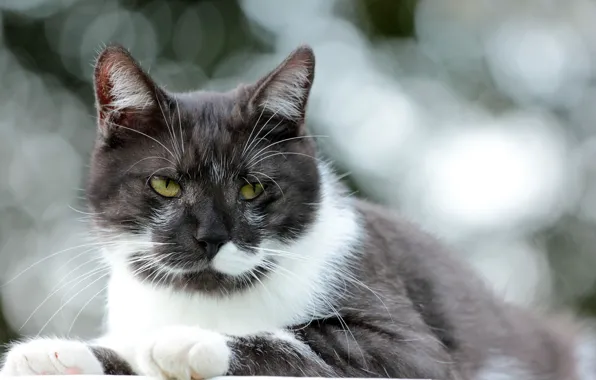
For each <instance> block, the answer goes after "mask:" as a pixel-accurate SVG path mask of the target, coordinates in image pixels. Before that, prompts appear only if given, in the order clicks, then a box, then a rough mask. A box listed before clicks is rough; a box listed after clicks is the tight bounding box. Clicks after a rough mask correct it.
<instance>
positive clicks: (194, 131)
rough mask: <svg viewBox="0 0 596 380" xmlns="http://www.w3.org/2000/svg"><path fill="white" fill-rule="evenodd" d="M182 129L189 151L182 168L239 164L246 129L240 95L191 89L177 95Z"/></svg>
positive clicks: (191, 168)
mask: <svg viewBox="0 0 596 380" xmlns="http://www.w3.org/2000/svg"><path fill="white" fill-rule="evenodd" d="M176 101H177V102H178V104H177V107H178V108H179V115H180V117H181V120H174V124H176V123H179V124H180V125H182V127H183V128H184V130H185V133H184V134H185V143H186V144H187V148H188V154H187V155H186V157H185V160H183V162H182V165H183V166H184V168H183V170H185V171H197V170H198V171H204V170H212V169H213V167H218V166H225V167H229V166H230V165H238V164H240V161H241V159H242V146H243V145H244V144H245V143H246V139H247V136H248V133H246V129H247V128H248V126H247V125H246V123H247V121H246V120H247V117H246V115H243V114H242V112H241V109H242V99H240V98H239V96H238V95H237V94H236V93H234V92H231V93H223V94H222V93H209V92H194V93H187V94H182V95H179V96H177V97H176Z"/></svg>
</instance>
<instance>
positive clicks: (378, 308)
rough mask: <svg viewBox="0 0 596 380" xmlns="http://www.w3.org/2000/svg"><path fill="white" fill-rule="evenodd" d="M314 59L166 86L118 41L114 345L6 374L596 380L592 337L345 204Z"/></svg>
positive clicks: (36, 357)
mask: <svg viewBox="0 0 596 380" xmlns="http://www.w3.org/2000/svg"><path fill="white" fill-rule="evenodd" d="M314 62H315V60H314V55H313V52H312V50H311V49H310V48H309V47H300V48H298V49H297V50H295V51H294V52H293V53H292V54H291V55H289V57H288V58H287V59H286V60H285V61H284V62H283V63H282V64H281V65H280V66H279V67H277V68H276V69H275V70H274V71H272V72H271V73H269V74H268V75H266V76H265V77H264V78H262V79H261V80H259V81H258V82H257V83H255V84H252V85H241V86H239V87H238V88H236V89H235V90H233V91H230V92H227V93H209V92H202V91H199V92H192V93H170V92H166V91H165V90H163V89H162V88H160V87H158V86H157V85H156V84H155V83H154V82H153V81H152V80H151V79H150V77H149V76H148V75H147V74H146V73H145V72H144V71H143V70H142V69H141V68H140V67H139V65H138V64H137V63H136V62H135V60H134V59H133V58H132V57H131V56H130V55H129V53H128V52H127V51H126V50H124V49H122V48H120V47H117V46H111V47H108V48H106V49H105V50H104V51H103V52H102V53H101V55H100V56H99V58H98V60H97V64H96V69H95V91H96V98H97V109H98V114H99V127H98V130H99V131H98V136H97V142H96V146H95V149H94V153H93V157H92V161H91V164H92V165H91V172H90V179H89V185H88V192H87V193H88V198H89V204H90V207H91V209H92V211H93V215H94V230H95V233H96V235H97V237H98V239H100V241H101V242H103V243H104V244H103V247H104V248H103V250H104V255H105V258H106V260H107V263H108V264H109V265H110V267H111V277H110V280H109V288H108V304H107V320H106V334H105V336H103V337H101V338H99V339H97V340H96V341H93V342H81V341H71V340H64V339H54V338H52V339H49V338H34V339H32V340H29V341H25V342H20V343H17V344H15V345H14V346H12V348H11V350H10V351H9V352H8V354H7V355H6V357H5V361H4V366H3V369H2V372H1V374H2V375H35V374H74V373H82V374H102V373H105V374H144V375H153V376H158V377H162V378H171V377H175V378H178V379H189V378H195V379H198V378H208V377H212V376H217V375H230V374H231V375H277V376H323V377H330V376H333V377H393V378H400V377H401V378H432V379H444V380H447V379H474V380H496V379H499V380H589V379H596V343H595V342H593V340H592V338H591V337H590V335H587V334H582V332H581V329H580V328H579V327H577V328H576V327H575V325H574V324H572V323H570V324H563V323H557V324H556V323H554V322H553V321H548V322H547V321H546V320H545V319H543V318H539V317H537V316H534V315H532V314H530V313H527V312H525V311H523V310H520V309H518V308H516V307H513V306H511V305H507V304H505V303H504V302H502V301H501V300H499V299H497V298H496V297H494V296H493V295H492V294H491V293H490V292H489V291H488V290H487V288H486V287H485V286H484V284H483V283H482V281H480V280H479V279H478V278H477V277H476V276H475V275H474V274H473V273H472V271H470V270H469V269H468V268H467V267H466V266H465V265H464V263H462V262H460V261H457V260H456V259H455V258H454V257H452V255H451V254H450V253H449V252H447V251H445V250H444V249H442V248H441V246H440V245H439V244H437V243H436V242H435V240H434V239H432V238H431V237H430V236H428V235H426V234H424V233H422V232H420V231H419V229H417V228H416V227H414V226H412V225H410V224H408V223H407V222H405V221H403V220H401V219H399V218H397V217H395V216H391V215H389V214H388V213H387V212H385V210H383V208H381V207H378V206H374V205H371V204H369V203H366V202H363V201H360V200H357V199H355V198H352V197H350V196H348V195H347V194H346V192H345V190H344V188H343V187H342V185H341V184H340V183H339V182H338V180H337V177H336V176H335V175H334V174H333V172H332V170H331V169H330V168H329V167H328V166H327V165H326V164H325V163H323V162H322V161H321V159H320V158H318V157H317V150H316V146H315V143H314V141H313V139H312V138H311V137H309V135H308V134H307V131H306V128H305V122H304V121H305V120H304V118H305V110H306V105H307V99H308V96H309V92H310V89H311V85H312V83H313V79H314ZM370 133H374V131H371V132H370Z"/></svg>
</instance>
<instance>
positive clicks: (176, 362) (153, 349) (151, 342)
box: [136, 326, 232, 380]
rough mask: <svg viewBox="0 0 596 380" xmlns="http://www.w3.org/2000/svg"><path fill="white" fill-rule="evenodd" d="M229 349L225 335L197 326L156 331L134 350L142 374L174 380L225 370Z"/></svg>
mask: <svg viewBox="0 0 596 380" xmlns="http://www.w3.org/2000/svg"><path fill="white" fill-rule="evenodd" d="M231 355H232V351H231V350H230V348H229V347H228V344H227V339H226V337H225V336H223V335H221V334H218V333H216V332H212V331H208V330H203V329H200V328H197V327H184V326H176V327H169V328H166V329H162V330H160V331H159V332H158V333H157V334H155V335H153V336H151V337H150V338H149V339H147V340H146V341H145V342H144V343H143V344H142V345H141V346H140V347H139V349H138V351H137V358H136V359H137V360H136V362H137V366H138V370H139V372H141V374H143V375H148V376H156V377H160V378H162V379H171V378H175V379H177V380H188V379H191V378H192V379H207V378H211V377H214V376H220V375H225V374H226V373H227V372H228V368H229V365H230V359H231Z"/></svg>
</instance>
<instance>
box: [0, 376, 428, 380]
mask: <svg viewBox="0 0 596 380" xmlns="http://www.w3.org/2000/svg"><path fill="white" fill-rule="evenodd" d="M0 377H1V378H3V379H8V378H11V379H12V378H13V377H11V376H0ZM131 377H134V378H135V379H134V380H157V379H156V378H153V377H148V376H106V375H68V376H50V375H44V376H43V379H42V380H108V379H107V378H110V379H111V380H125V379H126V380H130V378H131ZM15 379H16V377H15ZM18 379H19V380H40V377H39V376H18ZM234 379H237V380H291V379H296V380H315V379H316V380H321V379H325V380H333V379H335V380H346V379H345V378H342V379H339V378H322V377H285V376H284V377H282V376H220V377H214V378H211V379H210V380H234ZM350 380H373V379H369V378H364V377H352V378H350ZM374 380H379V379H378V378H377V379H374ZM389 380H391V379H389ZM396 380H397V379H396ZM399 380H432V379H399Z"/></svg>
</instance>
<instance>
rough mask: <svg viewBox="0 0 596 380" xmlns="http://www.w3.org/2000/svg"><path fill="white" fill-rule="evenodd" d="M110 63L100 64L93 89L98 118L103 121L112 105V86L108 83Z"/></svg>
mask: <svg viewBox="0 0 596 380" xmlns="http://www.w3.org/2000/svg"><path fill="white" fill-rule="evenodd" d="M111 67H112V63H111V62H100V63H99V67H98V69H97V71H96V75H95V87H96V92H97V94H96V95H97V102H98V106H99V117H100V118H101V119H102V120H103V119H105V117H106V116H107V113H109V112H110V111H111V110H110V109H109V105H110V104H112V102H113V101H114V99H113V98H112V95H111V93H112V84H111V83H110V70H111Z"/></svg>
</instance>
